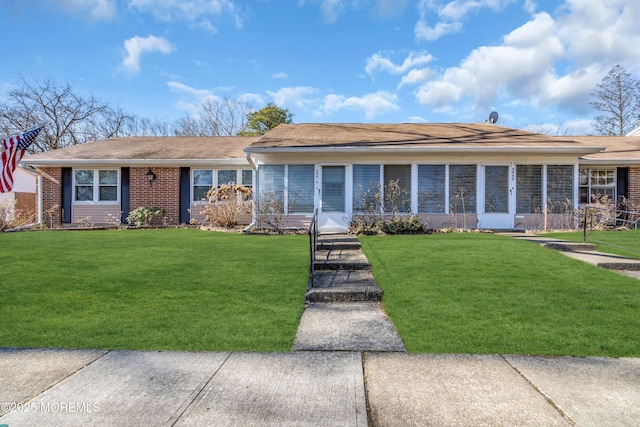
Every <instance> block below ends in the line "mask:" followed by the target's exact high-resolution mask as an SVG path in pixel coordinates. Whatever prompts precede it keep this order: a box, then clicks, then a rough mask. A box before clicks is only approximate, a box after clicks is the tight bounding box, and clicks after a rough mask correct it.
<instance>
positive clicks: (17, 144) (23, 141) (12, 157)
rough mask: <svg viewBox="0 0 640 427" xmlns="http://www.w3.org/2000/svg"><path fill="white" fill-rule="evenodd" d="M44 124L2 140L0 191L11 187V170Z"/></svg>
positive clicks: (3, 191)
mask: <svg viewBox="0 0 640 427" xmlns="http://www.w3.org/2000/svg"><path fill="white" fill-rule="evenodd" d="M43 127H44V126H38V127H36V128H33V129H31V130H28V131H26V132H24V133H21V134H19V135H15V136H12V137H9V138H7V139H5V140H4V141H2V148H3V149H4V151H3V152H2V170H1V171H0V193H8V192H9V191H11V189H12V188H13V172H14V171H15V170H16V167H17V166H18V162H19V161H20V160H22V157H24V153H25V151H26V150H27V148H29V146H30V145H31V144H32V143H33V141H35V140H36V138H37V137H38V133H40V131H41V130H42V128H43Z"/></svg>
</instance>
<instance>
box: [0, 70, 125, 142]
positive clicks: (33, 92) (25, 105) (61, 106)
mask: <svg viewBox="0 0 640 427" xmlns="http://www.w3.org/2000/svg"><path fill="white" fill-rule="evenodd" d="M131 120H132V117H131V116H129V115H127V114H126V113H124V112H123V111H122V110H121V109H119V108H116V109H114V108H111V107H110V106H109V104H108V103H106V102H103V101H100V100H98V99H97V98H95V97H94V96H93V95H92V94H89V95H87V96H84V95H81V94H80V93H78V92H77V91H75V90H74V89H73V87H72V86H71V85H70V84H68V83H64V84H61V83H58V82H56V81H54V80H51V79H44V80H40V79H37V78H34V79H33V80H32V81H28V80H26V79H25V78H24V77H21V78H20V81H19V84H18V85H17V86H15V87H14V88H13V89H10V90H9V91H8V92H7V93H6V94H5V96H4V99H2V100H0V131H2V133H4V134H12V133H17V132H19V131H21V130H24V129H29V128H31V127H33V126H36V125H39V124H44V125H45V127H44V129H43V131H42V132H41V134H40V135H41V137H40V138H38V139H37V140H36V141H35V142H34V143H33V145H32V148H31V149H32V151H35V152H39V151H49V150H54V149H57V148H62V147H68V146H72V145H76V144H81V143H83V142H86V141H90V140H96V139H104V138H110V137H113V136H119V135H122V134H123V132H124V129H125V127H126V124H127V123H128V122H129V121H131Z"/></svg>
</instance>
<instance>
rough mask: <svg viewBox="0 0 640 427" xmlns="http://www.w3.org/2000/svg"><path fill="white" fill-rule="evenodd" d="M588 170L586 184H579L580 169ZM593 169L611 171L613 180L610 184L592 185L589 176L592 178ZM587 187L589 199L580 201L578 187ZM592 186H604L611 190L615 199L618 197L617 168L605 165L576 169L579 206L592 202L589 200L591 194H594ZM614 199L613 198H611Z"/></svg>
mask: <svg viewBox="0 0 640 427" xmlns="http://www.w3.org/2000/svg"><path fill="white" fill-rule="evenodd" d="M583 170H586V171H589V174H588V175H587V185H580V171H583ZM593 171H613V182H612V183H611V184H608V185H593V184H592V182H591V178H592V172H593ZM584 187H587V190H588V193H587V194H588V196H589V201H588V202H581V201H580V189H581V188H584ZM593 188H606V189H611V190H613V198H614V199H616V198H617V197H618V194H617V193H618V174H617V168H615V167H611V168H606V167H595V168H590V167H586V168H585V167H582V168H579V170H578V202H579V204H580V206H585V205H589V204H592V203H593V201H592V200H591V195H592V194H594V192H593V190H592V189H593ZM613 201H615V200H613Z"/></svg>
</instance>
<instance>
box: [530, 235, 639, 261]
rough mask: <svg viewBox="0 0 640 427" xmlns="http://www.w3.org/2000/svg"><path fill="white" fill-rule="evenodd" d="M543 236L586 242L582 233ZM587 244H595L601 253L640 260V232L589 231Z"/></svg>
mask: <svg viewBox="0 0 640 427" xmlns="http://www.w3.org/2000/svg"><path fill="white" fill-rule="evenodd" d="M541 236H549V237H554V238H557V239H564V240H569V241H572V242H583V241H584V233H583V232H582V231H569V232H558V233H545V234H541ZM587 243H593V244H595V245H596V248H597V250H598V251H600V252H606V253H610V254H616V255H621V256H625V257H629V258H638V259H640V232H636V231H635V230H611V231H589V232H588V233H587Z"/></svg>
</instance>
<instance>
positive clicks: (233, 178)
mask: <svg viewBox="0 0 640 427" xmlns="http://www.w3.org/2000/svg"><path fill="white" fill-rule="evenodd" d="M238 178H239V180H238ZM232 184H240V185H243V186H245V187H252V186H253V173H252V170H251V169H194V170H193V201H194V202H200V201H203V200H206V198H207V193H208V192H209V190H211V189H212V188H213V187H214V186H217V187H219V186H221V185H232Z"/></svg>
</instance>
